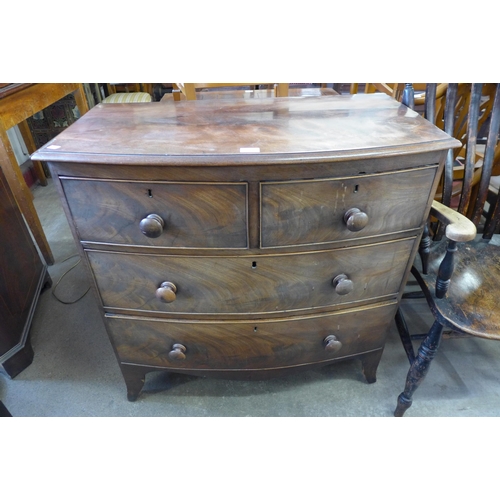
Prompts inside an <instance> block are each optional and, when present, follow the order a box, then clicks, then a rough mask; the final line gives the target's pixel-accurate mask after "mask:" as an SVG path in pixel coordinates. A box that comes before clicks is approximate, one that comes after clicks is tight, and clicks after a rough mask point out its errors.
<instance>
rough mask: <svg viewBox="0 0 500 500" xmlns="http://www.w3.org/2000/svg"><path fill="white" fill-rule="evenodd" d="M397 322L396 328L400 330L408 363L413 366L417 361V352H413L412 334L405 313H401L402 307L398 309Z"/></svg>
mask: <svg viewBox="0 0 500 500" xmlns="http://www.w3.org/2000/svg"><path fill="white" fill-rule="evenodd" d="M395 320H396V326H397V328H398V333H399V337H400V339H401V343H402V344H403V347H404V350H405V352H406V356H407V358H408V361H409V362H410V364H411V363H413V361H414V359H415V351H414V350H413V344H412V342H411V337H410V332H409V330H408V326H407V324H406V320H405V318H404V316H403V312H402V311H401V308H400V307H398V310H397V311H396V317H395Z"/></svg>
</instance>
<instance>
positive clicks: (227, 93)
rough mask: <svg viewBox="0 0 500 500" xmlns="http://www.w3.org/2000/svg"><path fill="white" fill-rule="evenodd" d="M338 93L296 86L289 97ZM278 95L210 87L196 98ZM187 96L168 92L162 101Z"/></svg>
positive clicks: (184, 99)
mask: <svg viewBox="0 0 500 500" xmlns="http://www.w3.org/2000/svg"><path fill="white" fill-rule="evenodd" d="M331 95H338V92H337V91H335V90H333V89H331V88H327V87H321V88H318V87H314V88H313V87H311V88H296V87H290V88H289V89H288V97H323V96H331ZM273 97H276V91H275V90H274V89H255V90H243V89H239V90H227V89H226V90H217V89H210V91H207V92H197V94H196V99H197V100H198V101H202V100H209V99H268V98H273ZM186 100H188V99H187V98H186V96H185V95H184V94H183V93H181V92H174V93H166V94H165V95H164V96H163V97H162V98H161V102H172V101H177V102H178V101H186Z"/></svg>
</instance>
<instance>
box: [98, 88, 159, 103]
mask: <svg viewBox="0 0 500 500" xmlns="http://www.w3.org/2000/svg"><path fill="white" fill-rule="evenodd" d="M106 86H107V90H108V96H107V97H105V98H104V99H103V100H102V103H103V104H109V103H123V102H151V101H152V98H151V94H152V85H151V84H149V83H108V84H106Z"/></svg>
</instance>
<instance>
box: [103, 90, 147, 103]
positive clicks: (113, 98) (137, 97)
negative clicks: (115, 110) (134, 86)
mask: <svg viewBox="0 0 500 500" xmlns="http://www.w3.org/2000/svg"><path fill="white" fill-rule="evenodd" d="M102 102H103V104H109V103H113V104H115V103H123V102H151V96H150V95H149V94H148V93H147V92H119V93H117V94H111V95H110V96H108V97H106V98H105V99H103V100H102Z"/></svg>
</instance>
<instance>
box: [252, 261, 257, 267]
mask: <svg viewBox="0 0 500 500" xmlns="http://www.w3.org/2000/svg"><path fill="white" fill-rule="evenodd" d="M252 269H257V262H255V261H253V262H252Z"/></svg>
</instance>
